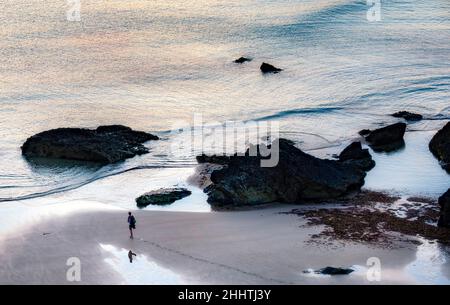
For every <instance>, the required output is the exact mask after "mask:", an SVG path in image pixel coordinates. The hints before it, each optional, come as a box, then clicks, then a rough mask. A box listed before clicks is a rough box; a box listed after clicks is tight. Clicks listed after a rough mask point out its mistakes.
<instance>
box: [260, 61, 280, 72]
mask: <svg viewBox="0 0 450 305" xmlns="http://www.w3.org/2000/svg"><path fill="white" fill-rule="evenodd" d="M260 69H261V71H262V72H263V73H278V72H281V71H283V69H280V68H277V67H274V66H272V65H271V64H267V63H265V62H263V63H262V65H261V67H260Z"/></svg>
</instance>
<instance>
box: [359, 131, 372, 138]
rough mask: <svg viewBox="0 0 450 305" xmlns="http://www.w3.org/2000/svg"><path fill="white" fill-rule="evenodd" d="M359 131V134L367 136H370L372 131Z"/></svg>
mask: <svg viewBox="0 0 450 305" xmlns="http://www.w3.org/2000/svg"><path fill="white" fill-rule="evenodd" d="M358 133H359V135H361V136H363V137H365V136H368V135H369V134H370V133H371V131H370V130H369V129H363V130H361V131H360V132H358Z"/></svg>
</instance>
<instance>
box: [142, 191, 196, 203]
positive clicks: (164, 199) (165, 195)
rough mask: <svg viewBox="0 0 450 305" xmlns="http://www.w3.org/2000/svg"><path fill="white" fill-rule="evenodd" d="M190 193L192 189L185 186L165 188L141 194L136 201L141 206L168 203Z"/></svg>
mask: <svg viewBox="0 0 450 305" xmlns="http://www.w3.org/2000/svg"><path fill="white" fill-rule="evenodd" d="M189 195H191V191H189V190H187V189H184V188H164V189H159V190H156V191H151V192H148V193H145V194H144V195H142V196H139V197H138V198H136V203H137V206H138V207H139V208H144V207H146V206H148V205H168V204H171V203H174V202H175V201H177V200H180V199H182V198H184V197H187V196H189Z"/></svg>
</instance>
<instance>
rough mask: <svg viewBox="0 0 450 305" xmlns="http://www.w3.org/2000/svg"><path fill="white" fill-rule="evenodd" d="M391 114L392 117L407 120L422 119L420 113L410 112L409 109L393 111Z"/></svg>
mask: <svg viewBox="0 0 450 305" xmlns="http://www.w3.org/2000/svg"><path fill="white" fill-rule="evenodd" d="M392 116H393V117H394V118H403V119H405V120H407V121H420V120H422V119H423V116H422V115H421V114H417V113H412V112H409V111H399V112H396V113H393V114H392Z"/></svg>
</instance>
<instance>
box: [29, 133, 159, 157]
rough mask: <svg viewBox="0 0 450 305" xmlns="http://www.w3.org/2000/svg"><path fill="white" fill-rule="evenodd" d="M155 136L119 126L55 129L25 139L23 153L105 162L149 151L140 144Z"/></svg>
mask: <svg viewBox="0 0 450 305" xmlns="http://www.w3.org/2000/svg"><path fill="white" fill-rule="evenodd" d="M157 139H158V137H157V136H155V135H152V134H149V133H146V132H142V131H134V130H132V129H131V128H129V127H126V126H121V125H111V126H100V127H98V128H97V129H95V130H91V129H82V128H58V129H53V130H49V131H44V132H41V133H38V134H36V135H34V136H32V137H30V138H28V139H27V140H26V141H25V143H24V144H23V146H22V154H23V155H24V156H26V157H47V158H58V159H69V160H80V161H92V162H99V163H105V164H106V163H114V162H118V161H122V160H125V159H127V158H131V157H134V156H136V155H142V154H145V153H148V149H147V148H146V147H145V146H144V145H142V143H144V142H146V141H149V140H157Z"/></svg>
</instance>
